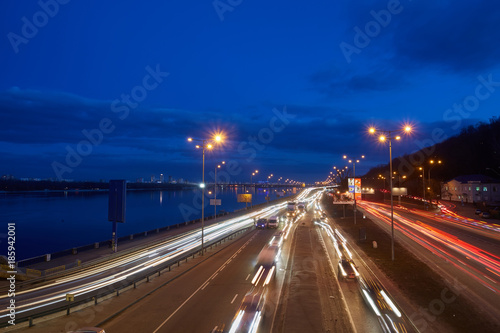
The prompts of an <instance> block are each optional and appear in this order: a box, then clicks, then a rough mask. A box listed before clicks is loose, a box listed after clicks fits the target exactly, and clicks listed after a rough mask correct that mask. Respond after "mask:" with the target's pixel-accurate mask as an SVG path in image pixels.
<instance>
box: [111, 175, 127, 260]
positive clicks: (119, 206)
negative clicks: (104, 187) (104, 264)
mask: <svg viewBox="0 0 500 333" xmlns="http://www.w3.org/2000/svg"><path fill="white" fill-rule="evenodd" d="M126 197H127V184H126V182H125V180H123V179H119V180H110V181H109V200H108V221H111V222H113V231H112V238H111V248H112V251H113V252H116V251H118V235H117V222H120V223H123V222H125V201H126V200H125V199H126Z"/></svg>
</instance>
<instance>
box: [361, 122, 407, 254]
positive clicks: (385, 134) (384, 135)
mask: <svg viewBox="0 0 500 333" xmlns="http://www.w3.org/2000/svg"><path fill="white" fill-rule="evenodd" d="M411 131H412V127H411V126H410V125H405V126H404V127H403V129H399V130H392V131H386V130H383V131H379V132H380V133H381V135H380V136H379V141H381V142H385V141H386V140H388V141H389V174H390V176H391V177H390V178H389V187H390V192H391V193H390V195H391V258H392V261H394V198H393V197H392V139H395V140H400V139H401V136H400V135H395V134H397V133H405V134H410V133H411ZM368 132H369V133H370V134H375V133H377V132H378V131H377V129H375V127H371V128H369V129H368ZM393 135H394V136H393Z"/></svg>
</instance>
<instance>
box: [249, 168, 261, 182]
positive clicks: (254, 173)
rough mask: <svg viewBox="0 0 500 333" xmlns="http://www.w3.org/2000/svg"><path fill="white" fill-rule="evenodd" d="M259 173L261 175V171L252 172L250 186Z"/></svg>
mask: <svg viewBox="0 0 500 333" xmlns="http://www.w3.org/2000/svg"><path fill="white" fill-rule="evenodd" d="M258 173H259V170H255V171H254V172H252V174H251V175H250V185H252V184H253V176H255V175H256V174H258Z"/></svg>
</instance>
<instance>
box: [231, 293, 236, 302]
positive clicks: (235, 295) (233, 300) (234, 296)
mask: <svg viewBox="0 0 500 333" xmlns="http://www.w3.org/2000/svg"><path fill="white" fill-rule="evenodd" d="M236 297H238V294H236V295H234V297H233V300H232V301H231V304H233V303H234V300H235V299H236Z"/></svg>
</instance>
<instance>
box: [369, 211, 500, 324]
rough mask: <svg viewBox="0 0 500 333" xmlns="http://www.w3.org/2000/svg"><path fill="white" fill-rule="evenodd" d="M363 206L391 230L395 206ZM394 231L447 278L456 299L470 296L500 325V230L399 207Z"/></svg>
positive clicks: (402, 240)
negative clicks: (461, 296)
mask: <svg viewBox="0 0 500 333" xmlns="http://www.w3.org/2000/svg"><path fill="white" fill-rule="evenodd" d="M359 207H360V209H362V210H363V211H364V212H365V213H367V214H369V215H371V216H372V217H374V218H372V220H374V221H375V222H377V223H378V224H379V225H380V226H382V227H383V228H385V229H386V230H387V231H390V206H388V205H386V204H380V203H372V202H366V201H364V202H360V203H359ZM394 228H395V238H397V241H399V242H400V243H402V244H403V245H404V246H405V247H407V248H408V249H409V250H410V251H411V252H412V253H413V254H414V255H416V256H417V257H418V258H420V259H421V260H423V261H425V262H427V264H428V265H429V266H430V267H431V268H433V269H434V270H435V271H436V272H438V273H439V274H440V275H442V276H443V277H444V278H445V279H446V280H447V281H448V282H449V285H450V286H452V287H453V289H454V290H453V289H452V290H453V291H454V292H455V293H456V294H460V293H464V294H466V295H468V296H469V298H470V299H471V300H472V301H473V302H474V303H475V304H476V306H478V307H479V308H480V309H482V311H483V312H484V313H486V314H487V315H489V317H490V319H491V321H492V322H499V318H500V246H499V245H500V241H499V235H500V233H499V232H498V230H497V229H498V228H496V227H494V226H493V227H492V225H491V224H486V223H484V222H480V221H475V220H472V219H465V218H461V217H458V216H457V215H454V214H452V213H450V212H448V211H447V210H446V209H444V210H443V213H439V214H436V213H430V212H427V211H422V210H418V209H408V208H405V207H396V208H395V210H394ZM396 256H397V254H396Z"/></svg>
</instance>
